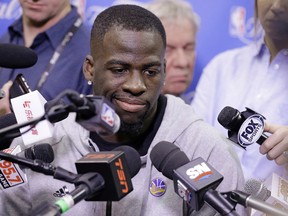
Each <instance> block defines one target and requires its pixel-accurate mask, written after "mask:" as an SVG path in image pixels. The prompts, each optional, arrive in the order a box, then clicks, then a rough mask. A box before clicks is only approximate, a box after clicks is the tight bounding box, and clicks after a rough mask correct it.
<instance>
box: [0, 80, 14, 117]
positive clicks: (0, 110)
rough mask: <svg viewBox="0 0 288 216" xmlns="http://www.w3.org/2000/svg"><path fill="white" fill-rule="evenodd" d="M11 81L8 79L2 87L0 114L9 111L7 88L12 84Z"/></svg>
mask: <svg viewBox="0 0 288 216" xmlns="http://www.w3.org/2000/svg"><path fill="white" fill-rule="evenodd" d="M12 83H13V82H12V81H8V82H7V83H5V84H4V85H3V87H2V89H1V90H2V92H3V93H4V97H3V98H2V99H0V116H2V115H5V114H7V113H10V112H11V109H10V103H9V89H10V87H11V86H12Z"/></svg>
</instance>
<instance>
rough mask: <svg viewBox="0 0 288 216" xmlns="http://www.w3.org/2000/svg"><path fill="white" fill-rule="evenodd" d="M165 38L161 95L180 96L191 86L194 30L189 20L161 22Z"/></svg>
mask: <svg viewBox="0 0 288 216" xmlns="http://www.w3.org/2000/svg"><path fill="white" fill-rule="evenodd" d="M163 25H164V28H165V31H166V36H167V49H166V59H167V68H166V78H165V86H164V88H163V93H169V94H173V95H176V96H180V95H181V94H182V93H184V92H185V91H186V90H187V88H188V87H189V85H190V84H191V81H192V78H193V74H194V65H195V56H196V53H195V43H196V42H195V41H196V29H195V27H194V25H193V24H192V23H191V22H190V21H189V20H187V19H186V20H185V19H183V20H181V21H178V20H175V21H165V20H164V21H163Z"/></svg>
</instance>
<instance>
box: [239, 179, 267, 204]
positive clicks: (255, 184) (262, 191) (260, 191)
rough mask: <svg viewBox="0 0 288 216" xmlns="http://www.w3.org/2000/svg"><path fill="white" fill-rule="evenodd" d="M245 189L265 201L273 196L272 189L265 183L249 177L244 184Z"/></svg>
mask: <svg viewBox="0 0 288 216" xmlns="http://www.w3.org/2000/svg"><path fill="white" fill-rule="evenodd" d="M244 191H245V192H246V193H248V194H251V195H252V196H253V197H255V198H257V199H260V200H263V201H266V200H267V199H268V198H269V197H270V196H271V191H270V190H268V188H267V187H266V186H265V185H264V183H263V182H260V181H257V180H256V179H248V180H247V181H246V183H245V185H244Z"/></svg>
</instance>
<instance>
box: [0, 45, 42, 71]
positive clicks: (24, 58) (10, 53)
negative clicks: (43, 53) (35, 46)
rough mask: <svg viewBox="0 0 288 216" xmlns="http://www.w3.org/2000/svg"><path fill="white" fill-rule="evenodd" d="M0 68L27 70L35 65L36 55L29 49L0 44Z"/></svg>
mask: <svg viewBox="0 0 288 216" xmlns="http://www.w3.org/2000/svg"><path fill="white" fill-rule="evenodd" d="M0 56H1V58H0V67H4V68H12V69H16V68H27V67H31V66H33V65H34V64H36V62H37V60H38V56H37V54H36V53H35V52H34V51H33V50H32V49H30V48H27V47H24V46H20V45H15V44H0Z"/></svg>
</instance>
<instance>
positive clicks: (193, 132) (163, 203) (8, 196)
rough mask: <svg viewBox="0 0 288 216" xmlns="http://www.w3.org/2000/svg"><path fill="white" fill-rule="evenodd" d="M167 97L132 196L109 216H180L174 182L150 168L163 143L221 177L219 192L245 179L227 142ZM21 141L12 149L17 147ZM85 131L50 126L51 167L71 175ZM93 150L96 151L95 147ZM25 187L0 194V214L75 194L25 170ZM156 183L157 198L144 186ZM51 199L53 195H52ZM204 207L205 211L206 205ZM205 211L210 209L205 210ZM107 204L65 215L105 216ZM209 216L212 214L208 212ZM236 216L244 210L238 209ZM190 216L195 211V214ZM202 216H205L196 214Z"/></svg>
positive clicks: (70, 123) (71, 120) (71, 122)
mask: <svg viewBox="0 0 288 216" xmlns="http://www.w3.org/2000/svg"><path fill="white" fill-rule="evenodd" d="M166 96H167V98H168V101H167V107H166V110H165V114H164V117H163V121H162V123H161V125H160V128H159V130H158V131H157V133H156V136H155V137H154V139H153V141H152V143H151V146H150V148H149V150H148V154H147V155H145V156H142V157H141V161H142V167H141V169H140V171H139V173H138V174H137V175H136V176H134V177H133V179H132V183H133V188H134V189H133V191H132V192H131V193H129V194H128V195H127V196H125V197H124V198H123V199H121V200H120V201H118V202H112V215H115V216H116V215H117V216H118V215H120V216H121V215H123V216H124V215H125V216H138V215H139V216H140V215H141V216H159V215H173V216H174V215H182V214H183V209H182V207H183V200H182V199H181V198H180V197H179V196H178V195H177V194H176V193H175V192H174V186H173V181H172V180H170V179H168V178H166V177H165V176H163V175H162V174H161V173H160V172H158V171H157V170H156V168H155V167H154V166H153V165H152V164H151V160H150V157H149V155H150V152H151V149H152V148H153V146H155V145H156V144H157V143H159V142H160V141H168V142H171V143H174V144H175V145H177V146H179V148H180V149H181V150H182V151H184V152H185V154H186V155H187V156H188V158H189V159H191V160H192V159H195V158H198V157H202V158H203V159H204V160H205V161H207V162H208V163H209V164H211V165H212V166H213V167H214V168H215V169H216V170H217V171H218V172H220V173H221V174H222V175H223V176H224V180H223V181H222V183H221V184H220V185H219V186H218V188H217V190H218V191H220V192H223V191H231V190H235V189H239V190H243V185H244V178H243V173H242V170H241V167H240V165H239V163H238V161H237V159H235V158H237V157H236V156H235V155H234V153H233V150H232V148H231V147H232V143H231V142H230V141H228V140H227V139H226V138H225V137H222V136H221V135H220V134H219V133H218V132H217V131H216V130H215V129H213V128H212V127H211V126H209V125H208V124H206V123H205V122H204V121H203V120H201V119H200V118H199V117H198V116H196V115H195V113H194V111H193V109H192V107H191V106H189V105H187V104H185V103H184V102H183V101H182V100H181V99H179V98H176V97H174V96H171V95H166ZM19 140H20V139H18V140H15V141H14V142H13V144H12V145H14V146H15V145H19V144H20V145H21V142H19ZM89 142H90V143H93V141H92V140H91V139H90V138H89V131H87V130H85V129H84V128H83V127H81V126H80V125H79V124H77V123H76V122H75V115H74V114H70V115H69V117H68V118H67V119H65V120H63V121H62V122H59V123H57V124H55V130H54V137H53V140H51V145H52V146H53V150H54V153H55V160H54V162H53V164H54V165H55V166H61V167H63V168H65V169H67V170H69V171H71V172H74V173H76V168H75V161H76V160H78V159H80V158H82V157H83V156H84V155H86V154H87V153H89V152H91V151H92V148H91V147H90V145H89ZM94 148H96V151H98V148H97V145H96V144H95V143H94ZM24 171H25V173H26V175H27V179H28V183H26V184H23V185H22V186H19V187H16V188H9V189H5V190H2V191H1V192H0V193H1V195H0V199H1V202H0V215H1V216H2V215H3V216H4V215H5V216H7V215H11V216H12V215H13V216H16V215H21V216H23V215H30V213H31V211H32V209H35V208H36V207H39V205H40V206H41V205H42V203H44V202H49V203H51V204H52V203H54V202H55V201H56V200H57V199H59V197H55V196H56V195H59V194H60V192H61V191H62V192H63V190H60V189H61V188H62V189H63V186H65V187H66V188H67V190H69V191H72V190H73V189H74V185H73V184H69V183H66V182H63V181H59V180H56V179H53V177H51V176H47V175H43V174H40V173H36V172H33V171H31V170H29V169H24ZM156 178H158V179H160V180H162V181H163V182H165V184H166V192H165V193H164V194H163V195H162V196H159V197H156V196H153V195H152V194H151V193H150V191H149V185H150V183H151V181H152V180H153V179H156ZM53 194H54V195H53ZM206 207H207V206H206ZM208 208H210V207H208ZM105 211H106V202H88V201H81V202H79V203H78V204H77V205H75V206H74V207H72V208H71V209H70V210H69V211H67V212H66V213H65V214H64V215H67V216H68V215H77V216H78V215H81V216H86V215H87V216H88V215H95V216H96V215H97V216H102V215H103V216H104V215H105ZM209 212H211V214H210V213H209V214H208V215H214V214H215V211H213V210H212V211H211V208H210V210H209ZM237 212H238V214H239V215H245V214H246V211H245V209H244V208H242V207H241V206H237ZM194 214H195V212H194ZM198 214H199V215H207V212H206V213H202V214H201V213H200V212H199V213H198Z"/></svg>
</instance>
